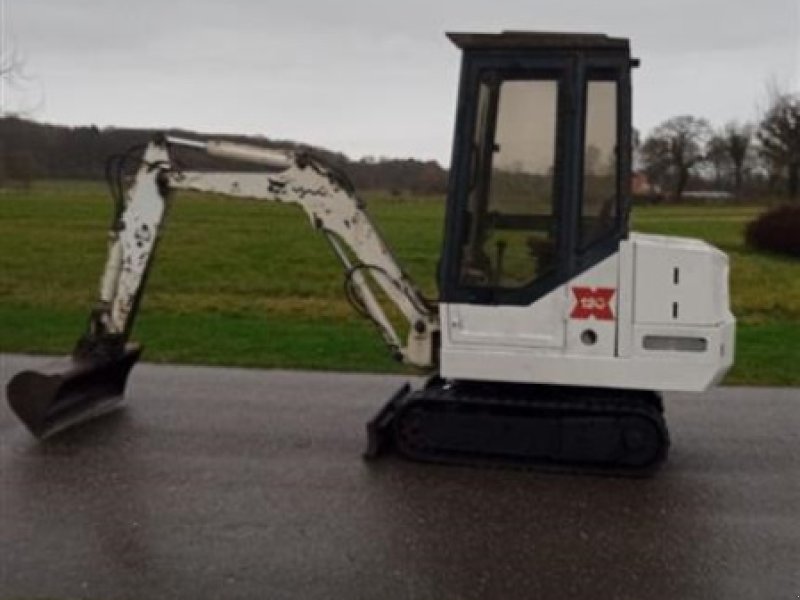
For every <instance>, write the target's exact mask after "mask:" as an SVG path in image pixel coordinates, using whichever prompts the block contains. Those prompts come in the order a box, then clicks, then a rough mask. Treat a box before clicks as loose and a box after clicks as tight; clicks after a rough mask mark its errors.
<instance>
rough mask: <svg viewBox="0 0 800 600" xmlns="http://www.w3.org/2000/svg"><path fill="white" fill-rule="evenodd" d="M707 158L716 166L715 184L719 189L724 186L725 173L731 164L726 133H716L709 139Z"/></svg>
mask: <svg viewBox="0 0 800 600" xmlns="http://www.w3.org/2000/svg"><path fill="white" fill-rule="evenodd" d="M706 160H707V161H708V163H709V164H710V165H711V166H712V167H713V168H714V185H715V186H716V187H717V188H718V189H719V188H722V186H723V180H724V178H725V173H726V171H727V170H728V166H729V165H730V155H729V154H728V142H727V139H726V138H725V134H724V133H721V134H720V133H717V134H714V135H713V136H712V137H711V139H710V140H709V141H708V144H707V146H706Z"/></svg>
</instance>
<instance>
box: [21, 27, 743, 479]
mask: <svg viewBox="0 0 800 600" xmlns="http://www.w3.org/2000/svg"><path fill="white" fill-rule="evenodd" d="M450 38H451V40H453V41H454V43H456V45H458V46H459V47H460V48H461V49H462V50H463V51H464V55H463V56H464V62H463V64H462V78H461V87H460V93H459V103H458V110H457V115H456V127H455V139H454V144H453V159H452V164H451V176H450V186H449V190H448V198H447V211H446V223H445V228H444V229H445V231H444V239H443V245H442V256H441V261H440V268H439V273H438V275H439V292H440V295H439V298H438V301H431V300H428V299H426V298H425V297H424V296H423V295H422V294H421V293H420V291H419V289H418V288H417V286H416V285H415V284H414V283H413V282H412V281H411V280H410V278H409V277H408V275H407V274H406V273H405V272H404V270H403V269H402V267H401V266H400V264H399V263H398V261H397V259H396V257H395V256H394V255H393V253H392V252H391V250H390V248H389V245H388V243H387V242H386V241H385V240H384V238H383V237H382V236H381V234H380V232H379V231H378V229H377V228H376V227H375V225H374V223H373V222H372V220H371V218H370V217H369V214H368V211H367V209H366V206H365V205H364V202H363V201H362V200H361V199H360V198H359V197H358V195H357V194H356V192H355V190H354V189H353V186H352V185H351V184H350V182H349V180H348V179H347V177H346V175H344V174H342V173H341V172H339V171H338V169H336V168H335V167H333V166H332V165H330V164H328V163H327V162H326V161H325V160H323V159H321V158H319V157H317V156H315V155H314V153H312V152H308V151H286V150H277V149H269V148H261V147H255V146H248V145H242V144H234V143H230V142H226V141H208V142H207V141H201V140H189V139H185V138H180V137H174V136H169V135H160V136H157V137H156V138H155V139H154V140H153V141H151V142H150V143H149V144H147V145H146V147H145V148H144V149H138V150H136V151H135V152H134V154H133V155H131V154H127V155H124V156H123V158H121V159H120V160H121V166H120V168H119V169H117V170H118V177H117V179H116V180H114V181H112V185H111V188H112V191H113V195H114V197H115V201H116V204H115V206H116V208H115V213H114V218H113V220H112V227H111V230H110V241H109V252H108V259H107V262H106V267H105V271H104V274H103V277H102V281H101V286H100V295H99V299H98V302H97V304H96V306H95V307H94V309H93V310H92V313H91V315H90V320H89V326H88V328H87V331H86V333H85V334H84V335H83V336H82V337H81V338H80V340H79V342H78V345H77V347H76V348H75V351H74V352H73V355H72V358H71V361H72V362H71V366H68V368H67V369H66V370H62V371H56V372H48V373H41V372H23V373H20V374H18V375H17V376H16V377H15V378H14V379H12V381H11V382H10V383H9V386H8V397H9V402H10V404H11V406H12V408H13V409H14V410H15V412H16V413H17V414H18V416H19V417H20V418H21V419H22V420H23V422H25V424H26V425H27V426H28V427H29V429H30V430H31V431H32V432H33V433H34V434H35V435H37V436H39V437H46V436H48V435H51V434H52V433H54V432H55V431H58V430H60V429H62V428H63V427H65V426H68V425H73V424H75V423H77V422H79V421H80V420H81V419H82V418H83V417H84V416H95V415H96V414H97V413H98V411H99V410H101V409H102V410H105V409H107V408H109V407H110V406H112V405H113V404H114V402H113V401H112V400H113V398H117V399H119V398H121V395H122V392H123V390H124V388H125V382H126V379H127V376H128V373H129V371H130V369H131V368H132V366H133V364H134V363H135V362H136V360H137V359H138V357H139V353H140V351H141V349H140V347H139V346H138V345H136V344H132V343H131V342H130V341H129V338H130V335H131V332H132V328H133V323H134V321H135V318H136V315H137V312H138V309H139V304H140V301H141V299H142V296H143V293H144V289H145V284H146V280H147V274H148V272H149V269H150V268H151V266H152V264H153V260H154V257H155V253H156V248H157V244H158V241H159V238H160V234H161V230H162V225H163V220H164V218H165V217H166V215H167V212H168V210H167V209H168V206H169V203H170V202H171V201H172V199H171V195H172V192H175V191H178V190H194V191H200V192H210V193H216V194H221V195H225V196H230V197H237V198H251V199H254V200H259V201H268V202H279V203H287V204H293V205H296V206H298V207H299V208H301V209H302V210H303V211H304V212H305V213H306V215H307V216H308V219H309V222H310V225H311V227H312V228H313V229H314V230H316V231H318V232H319V233H321V234H322V235H324V236H325V238H326V239H327V241H328V242H329V243H330V246H331V249H332V250H333V252H334V254H335V255H336V257H337V258H338V259H339V261H340V262H341V264H342V266H343V268H344V272H345V292H346V294H347V298H348V300H349V301H350V302H351V303H352V304H353V306H354V307H355V308H356V309H357V310H358V311H359V312H360V313H362V314H363V315H364V316H365V317H367V318H368V319H369V320H370V321H371V322H372V323H373V324H374V325H375V326H376V328H377V329H378V331H379V332H380V333H381V335H382V337H383V339H384V341H385V342H386V344H387V346H388V347H389V348H390V350H391V352H392V355H393V356H394V357H395V358H397V359H398V360H400V361H403V362H405V363H407V364H409V365H413V366H416V367H418V368H421V369H425V370H427V371H428V372H429V373H430V374H431V377H430V379H429V380H428V382H427V383H426V384H425V385H424V386H423V387H422V388H420V389H417V390H412V389H411V387H410V386H404V387H403V388H401V390H399V391H398V392H397V393H396V394H395V395H394V396H393V397H392V398H391V399H390V401H389V402H388V403H387V404H386V405H385V406H384V407H383V408H382V409H381V410H380V411H379V412H378V414H377V415H376V416H375V418H373V419H372V420H371V421H370V422H369V423H368V426H367V429H368V450H367V455H368V456H377V455H378V454H380V453H381V452H382V451H383V450H384V449H386V448H387V447H395V448H396V449H398V450H399V451H400V453H401V454H403V455H404V456H406V457H408V458H412V459H417V460H423V461H435V462H448V463H459V464H461V463H468V464H486V463H489V464H495V463H503V464H506V463H511V464H514V465H522V466H533V467H544V468H561V467H563V466H565V465H566V467H567V468H568V469H570V470H575V469H577V470H587V471H591V472H605V473H623V474H634V475H637V474H644V473H648V472H650V471H652V469H653V468H655V467H657V466H658V465H659V464H660V463H661V462H662V461H663V460H664V458H665V457H666V453H667V449H668V445H669V439H668V435H667V430H666V425H665V422H664V418H663V406H662V403H661V398H660V392H662V391H673V390H680V391H702V390H704V389H706V388H707V387H708V386H709V385H711V384H713V383H715V382H717V381H719V380H720V379H721V377H722V376H723V375H724V374H725V372H726V371H727V370H728V368H729V367H730V366H731V364H732V362H733V355H734V318H733V316H732V314H731V311H730V308H729V304H730V301H729V294H728V259H727V257H726V256H725V255H724V254H723V253H722V252H720V251H719V250H717V249H715V248H713V247H712V246H710V245H708V244H706V243H704V242H701V241H698V240H690V239H684V238H670V237H662V236H654V235H643V234H636V233H630V231H629V226H628V221H629V219H628V217H629V212H630V172H631V162H632V160H631V101H630V70H631V68H632V67H633V66H635V61H633V60H632V59H631V58H630V53H629V48H628V41H627V40H623V39H615V38H608V37H606V36H599V35H584V34H577V35H576V34H535V33H519V32H511V33H503V34H499V35H489V34H451V35H450ZM177 147H184V148H191V149H194V150H196V151H199V152H204V153H205V154H207V155H210V156H214V157H219V158H225V159H229V160H234V161H239V162H246V163H255V164H258V165H260V166H261V167H262V172H230V171H191V170H187V169H185V168H183V167H182V166H179V165H178V164H177V163H176V161H174V160H173V157H172V152H173V151H174V149H175V148H177ZM128 160H135V161H136V163H137V165H138V168H137V171H136V175H135V179H134V181H133V183H132V185H131V186H130V187H129V188H127V190H125V189H124V187H125V186H124V185H123V183H122V170H123V169H122V167H124V166H125V163H126V161H128ZM265 218H268V216H267V215H265ZM412 235H413V232H412ZM378 292H380V293H378ZM380 296H383V297H384V298H386V299H388V301H390V302H391V303H393V304H394V305H395V306H396V307H397V309H398V310H397V314H399V315H402V318H403V319H404V320H405V327H402V328H398V327H397V323H395V322H393V320H392V319H390V318H389V316H388V313H387V312H386V310H385V308H384V306H382V303H381V301H380V299H379V298H380ZM399 329H405V330H406V331H399Z"/></svg>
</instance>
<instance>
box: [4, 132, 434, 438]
mask: <svg viewBox="0 0 800 600" xmlns="http://www.w3.org/2000/svg"><path fill="white" fill-rule="evenodd" d="M175 147H187V148H193V149H195V150H197V151H200V152H205V153H206V154H208V155H211V156H215V157H219V158H225V159H228V160H234V161H239V162H248V163H256V164H259V165H260V166H262V167H263V171H262V172H213V171H212V172H205V171H188V170H184V169H182V168H179V167H178V166H177V165H176V164H175V163H174V161H173V160H172V149H173V148H175ZM175 190H194V191H200V192H211V193H216V194H222V195H225V196H230V197H236V198H250V199H254V200H266V201H272V202H279V203H284V204H294V205H298V206H299V207H300V208H302V209H303V210H304V211H305V213H306V215H307V216H308V218H309V221H310V224H311V226H312V227H313V228H314V229H316V230H317V231H319V232H321V233H322V234H323V235H324V236H325V238H326V239H327V241H328V242H329V244H330V246H331V248H332V250H333V251H334V253H335V254H336V256H337V257H338V259H339V260H340V261H341V263H342V266H343V268H344V271H345V290H346V293H347V295H348V299H349V300H350V301H351V303H352V304H353V305H354V306H355V307H356V308H357V309H358V310H359V312H361V313H362V314H364V315H365V316H366V317H367V318H369V319H370V320H371V321H372V322H373V323H374V324H375V326H376V327H377V328H378V330H379V331H380V333H381V335H382V337H383V339H384V341H385V342H386V344H387V346H388V347H389V348H390V350H391V352H392V354H393V356H394V357H395V358H396V359H398V360H401V361H403V362H405V363H408V364H410V365H414V366H417V367H421V368H432V367H435V366H436V358H437V353H436V351H435V348H436V339H437V336H438V329H439V321H438V315H437V308H436V306H435V305H433V304H432V303H430V302H429V301H427V300H426V299H425V298H424V296H423V295H422V294H421V292H420V291H419V290H418V288H417V287H416V286H415V285H414V283H413V282H412V281H411V280H410V279H409V277H408V276H407V275H406V273H405V272H404V271H403V270H402V268H401V267H400V266H399V264H398V262H397V260H396V259H395V257H394V255H393V254H392V252H391V250H390V249H389V246H388V245H387V243H386V242H385V240H384V239H383V237H382V236H381V235H380V233H379V232H378V230H377V228H376V227H375V225H374V224H373V222H372V221H371V219H370V217H369V215H368V213H367V211H366V207H365V205H364V203H363V201H362V200H361V199H359V198H358V196H357V195H356V194H355V191H354V190H353V187H352V185H351V184H350V182H349V180H348V179H347V177H346V176H344V175H343V174H342V173H340V172H339V171H337V170H336V169H335V168H333V167H332V166H330V165H328V164H326V163H325V161H323V160H322V159H320V158H319V157H316V156H314V155H312V154H311V153H307V152H290V151H279V150H272V149H267V148H261V147H256V146H249V145H243V144H236V143H231V142H227V141H209V142H200V141H195V140H188V139H183V138H179V137H168V136H158V137H157V138H155V139H154V140H153V141H152V142H150V143H149V144H148V145H147V146H146V147H145V148H144V150H143V152H142V154H141V158H140V159H139V166H138V169H137V172H136V175H135V178H134V181H133V184H132V185H131V186H130V188H129V189H128V190H127V192H123V193H121V194H120V198H118V201H119V202H118V203H119V204H121V206H118V207H117V210H116V211H115V217H114V220H113V222H112V226H111V229H110V232H109V248H108V255H107V260H106V265H105V269H104V272H103V276H102V280H101V284H100V294H99V299H98V301H97V304H96V305H95V307H94V308H93V310H92V311H91V315H90V318H89V325H88V327H87V330H86V332H85V333H84V335H83V336H82V337H81V338H80V339H79V341H78V344H77V345H76V348H75V350H74V351H73V354H72V356H71V357H70V358H69V359H68V360H67V361H66V364H64V362H65V361H60V362H59V363H58V364H56V365H53V367H52V368H50V369H47V370H45V371H44V372H41V371H24V372H22V373H20V374H18V375H17V376H15V377H14V379H12V381H11V382H10V383H9V386H8V397H9V403H10V405H11V407H12V409H14V411H15V412H16V413H17V415H18V416H19V417H20V419H21V420H22V421H23V422H24V423H25V424H26V425H27V426H28V428H29V429H30V430H31V431H32V432H33V433H34V435H36V436H37V437H46V436H48V435H50V434H52V433H54V432H56V431H59V430H60V429H63V428H64V427H67V426H70V425H72V424H75V423H77V422H80V421H82V420H85V419H86V418H90V417H94V416H96V414H97V413H98V412H102V411H105V410H107V409H109V408H111V407H113V406H114V405H116V404H117V403H118V402H119V400H120V399H121V396H122V394H123V392H124V389H125V384H126V380H127V377H128V374H129V372H130V370H131V369H132V367H133V365H134V364H135V362H136V361H137V360H138V357H139V355H140V352H141V348H140V347H139V346H138V345H137V344H133V343H131V342H130V341H129V340H130V335H131V332H132V329H133V325H134V322H135V319H136V316H137V313H138V309H139V304H140V301H141V299H142V297H143V294H144V291H145V286H146V281H147V275H148V272H149V271H150V269H151V267H152V265H153V261H154V259H155V254H156V247H157V245H158V241H159V237H160V233H161V230H162V226H163V222H164V218H165V216H166V213H167V210H168V208H169V204H170V194H171V192H173V191H175ZM375 286H377V288H378V289H380V291H381V292H382V293H383V294H384V295H385V296H386V297H387V298H388V299H389V300H390V301H391V302H393V303H394V304H395V305H396V306H397V308H398V310H399V312H400V313H401V314H402V315H403V316H404V317H405V319H406V320H407V321H408V325H409V326H408V333H407V336H406V337H405V339H402V338H401V336H400V334H399V333H398V331H397V330H396V328H395V326H394V325H393V324H392V321H391V320H390V319H389V317H388V316H387V314H386V312H385V310H384V308H383V307H382V305H381V303H380V302H379V300H378V298H377V296H376V290H375Z"/></svg>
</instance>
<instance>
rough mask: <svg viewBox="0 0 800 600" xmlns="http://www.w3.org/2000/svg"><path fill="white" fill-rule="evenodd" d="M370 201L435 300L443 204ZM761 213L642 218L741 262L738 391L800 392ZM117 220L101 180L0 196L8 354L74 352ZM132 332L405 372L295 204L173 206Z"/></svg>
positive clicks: (214, 360) (799, 287)
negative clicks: (350, 298)
mask: <svg viewBox="0 0 800 600" xmlns="http://www.w3.org/2000/svg"><path fill="white" fill-rule="evenodd" d="M367 200H368V204H369V206H370V210H371V213H372V214H373V215H374V216H375V219H376V221H377V222H378V223H379V224H380V226H381V229H382V230H383V232H384V233H385V234H386V236H387V238H388V239H389V241H390V243H391V245H392V246H393V248H394V250H395V251H396V253H397V255H398V256H399V258H400V260H401V262H402V263H403V264H404V265H405V266H406V268H407V270H408V271H409V273H410V274H411V276H412V277H413V278H414V279H415V280H417V281H419V282H420V284H421V285H422V287H423V289H424V290H425V291H426V293H428V294H429V295H435V283H434V272H435V269H436V261H437V257H438V252H439V245H440V241H441V227H442V216H443V203H442V202H441V200H438V201H437V199H430V198H429V199H405V200H402V199H401V200H398V199H389V198H388V197H383V196H380V195H373V196H368V197H367ZM759 210H760V209H759V208H754V207H724V206H708V207H705V206H701V207H643V208H637V209H636V210H635V211H634V217H633V223H634V228H635V229H636V230H638V231H644V232H653V233H663V234H668V235H683V236H690V237H698V238H703V239H706V240H708V241H710V242H711V243H713V244H715V245H717V246H718V247H720V248H722V249H723V250H724V251H725V252H727V253H728V254H729V255H730V256H731V260H732V265H731V266H732V269H731V288H732V295H733V304H734V312H735V313H736V316H737V318H738V319H739V328H738V340H737V343H738V347H737V361H736V367H735V368H734V369H733V371H732V372H731V374H730V375H729V377H728V380H727V382H728V383H738V384H743V383H747V384H775V385H800V369H798V368H797V363H798V359H800V261H797V260H793V259H790V258H781V257H778V256H772V255H767V254H761V253H755V252H753V251H752V250H750V249H748V248H746V247H745V246H744V245H743V242H742V230H743V228H744V226H745V224H746V223H747V222H748V221H749V220H750V219H752V218H753V217H754V216H755V215H756V214H757V213H758V212H759ZM108 215H109V205H108V200H107V195H106V191H105V188H104V187H103V186H102V185H100V184H94V183H58V182H47V183H40V184H38V185H36V186H35V188H34V189H33V190H31V191H29V192H21V191H8V190H6V191H0V351H4V352H32V353H54V354H63V353H66V352H67V351H69V350H70V348H71V346H72V344H73V343H74V342H75V339H76V338H77V335H78V334H79V333H80V331H81V329H82V327H83V326H84V323H85V320H86V316H87V314H88V308H89V307H90V306H91V304H92V302H93V301H94V296H95V293H96V292H95V290H96V287H97V280H98V278H99V275H100V271H101V268H102V264H103V260H104V257H105V233H104V232H105V229H106V227H107V224H108V223H107V220H108ZM799 234H800V232H799ZM136 329H137V331H136V338H137V339H140V340H142V341H143V342H145V344H146V347H147V350H146V358H147V360H150V361H177V362H187V363H203V364H226V365H243V366H261V367H297V368H322V369H337V370H363V371H400V370H402V367H400V366H398V365H397V364H395V363H394V362H393V361H392V360H391V359H390V358H389V355H388V353H387V352H386V351H385V349H384V348H383V345H382V342H381V341H380V338H379V336H378V335H377V333H376V332H375V331H374V330H373V328H372V326H371V325H370V324H369V323H366V322H364V321H363V320H362V319H360V318H359V317H358V316H357V315H355V314H354V313H353V311H352V309H351V308H350V306H349V305H348V304H347V302H346V301H345V299H344V296H343V294H342V277H341V272H340V267H339V265H338V263H337V262H336V260H335V258H334V257H333V255H332V254H331V253H330V250H329V248H328V247H327V244H326V243H325V241H324V240H323V239H322V238H321V237H320V236H318V235H315V234H314V233H313V232H312V231H311V230H310V229H309V226H308V223H307V221H306V218H305V216H304V215H303V214H302V213H301V212H299V211H298V210H297V209H293V208H292V207H286V206H279V205H270V206H264V205H261V204H257V203H254V202H248V201H232V200H229V199H222V198H215V197H207V196H197V195H191V194H186V195H181V196H179V197H177V198H176V201H175V202H174V204H173V206H172V208H171V213H170V215H169V223H168V225H167V230H166V232H165V238H164V243H163V244H162V246H161V248H160V249H159V259H158V261H157V264H156V267H155V269H154V272H153V274H152V277H151V279H150V282H149V288H148V293H147V295H146V298H145V301H144V305H143V311H142V313H141V315H140V319H139V321H138V324H137V328H136Z"/></svg>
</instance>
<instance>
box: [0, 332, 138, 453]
mask: <svg viewBox="0 0 800 600" xmlns="http://www.w3.org/2000/svg"><path fill="white" fill-rule="evenodd" d="M141 352H142V348H141V346H139V345H138V344H127V345H126V346H125V348H124V350H123V351H122V352H120V353H119V354H117V355H116V356H114V357H107V358H106V357H104V358H67V359H62V360H58V361H55V362H53V363H51V364H49V365H47V366H45V367H44V368H43V369H42V370H40V371H22V372H20V373H18V374H17V375H15V376H14V377H13V378H12V379H11V381H10V382H9V383H8V387H7V389H6V392H7V395H8V403H9V405H10V406H11V409H12V410H13V411H14V413H15V414H16V415H17V416H18V417H19V419H20V420H21V421H22V422H23V423H24V424H25V426H26V427H27V428H28V429H29V430H30V432H31V433H32V434H33V435H34V436H36V437H37V438H39V439H43V438H46V437H49V436H51V435H53V434H54V433H56V432H58V431H61V430H63V429H66V428H67V427H72V426H73V425H76V424H78V423H81V422H83V421H87V420H89V419H92V418H94V417H97V416H99V415H101V414H103V413H106V412H108V411H110V410H111V409H113V408H114V407H116V406H117V405H118V404H119V403H120V402H121V401H122V395H123V393H124V391H125V384H126V382H127V380H128V375H129V373H130V372H131V369H132V368H133V365H134V364H135V363H136V361H137V360H138V359H139V355H140V354H141Z"/></svg>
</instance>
